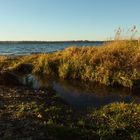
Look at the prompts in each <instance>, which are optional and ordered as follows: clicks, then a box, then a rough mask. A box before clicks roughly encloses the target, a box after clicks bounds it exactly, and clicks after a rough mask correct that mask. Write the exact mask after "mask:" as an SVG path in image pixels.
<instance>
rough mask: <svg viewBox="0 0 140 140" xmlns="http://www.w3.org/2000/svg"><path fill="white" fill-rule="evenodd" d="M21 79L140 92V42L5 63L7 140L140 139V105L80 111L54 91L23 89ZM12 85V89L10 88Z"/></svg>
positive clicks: (0, 62)
mask: <svg viewBox="0 0 140 140" xmlns="http://www.w3.org/2000/svg"><path fill="white" fill-rule="evenodd" d="M17 74H37V75H40V76H56V77H59V78H62V79H78V80H83V81H94V82H97V83H100V84H104V85H107V86H114V87H118V88H119V86H123V87H127V88H130V89H133V88H138V89H139V88H140V41H139V40H131V39H130V40H115V41H113V42H110V43H109V42H108V43H105V44H103V45H102V46H100V47H82V48H78V47H69V48H66V49H65V50H62V51H58V52H53V53H48V54H34V55H28V56H20V57H14V58H8V57H6V56H1V57H0V138H1V139H30V140H32V139H45V138H47V139H50V140H53V139H56V140H65V139H68V140H71V139H75V140H82V139H83V140H86V139H89V140H90V139H91V140H92V139H95V140H99V139H103V140H109V139H114V140H117V139H122V140H124V139H128V140H129V139H130V140H138V139H140V105H139V104H134V103H131V104H125V103H113V104H109V105H106V106H104V107H101V108H99V109H95V108H87V109H86V110H84V111H83V110H76V109H75V108H73V107H72V106H70V105H68V104H67V103H66V102H65V101H63V99H61V98H60V97H59V96H58V95H57V94H56V93H55V91H53V90H52V89H47V94H46V90H34V89H29V88H27V87H24V86H22V85H20V84H19V85H18V81H17V79H16V75H17ZM10 83H11V84H10Z"/></svg>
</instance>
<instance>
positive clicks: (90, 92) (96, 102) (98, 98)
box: [22, 75, 140, 108]
mask: <svg viewBox="0 0 140 140" xmlns="http://www.w3.org/2000/svg"><path fill="white" fill-rule="evenodd" d="M22 83H23V84H24V85H26V86H29V87H31V88H34V89H42V88H43V89H44V88H45V89H47V88H52V89H53V90H55V91H56V93H57V94H59V95H60V96H61V97H62V98H63V99H64V100H65V101H66V102H67V103H69V104H70V105H72V106H74V107H77V108H86V107H91V106H94V107H100V106H104V105H107V104H109V103H113V102H125V103H130V102H136V103H140V96H136V95H135V94H133V93H132V92H131V91H129V90H128V89H124V88H122V89H114V88H111V87H106V86H99V85H96V84H94V83H82V82H80V81H74V80H72V81H68V80H58V79H51V78H49V79H45V78H42V77H41V78H40V77H37V76H33V75H27V76H24V77H22Z"/></svg>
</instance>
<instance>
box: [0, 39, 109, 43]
mask: <svg viewBox="0 0 140 140" xmlns="http://www.w3.org/2000/svg"><path fill="white" fill-rule="evenodd" d="M82 42H84V43H86V42H87V43H104V42H107V41H88V40H84V41H83V40H78V41H0V44H44V43H82Z"/></svg>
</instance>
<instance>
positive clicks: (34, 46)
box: [0, 41, 103, 55]
mask: <svg viewBox="0 0 140 140" xmlns="http://www.w3.org/2000/svg"><path fill="white" fill-rule="evenodd" d="M101 44H103V42H86V41H81V42H76V41H75V42H40V43H39V42H38V43H24V42H23V43H16V42H15V43H1V42H0V55H28V54H34V53H47V52H54V51H58V50H63V49H65V48H67V47H69V46H77V47H82V46H98V45H101Z"/></svg>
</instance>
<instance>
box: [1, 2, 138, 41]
mask: <svg viewBox="0 0 140 140" xmlns="http://www.w3.org/2000/svg"><path fill="white" fill-rule="evenodd" d="M133 25H136V26H137V28H138V29H140V0H0V40H48V41H49V40H51V41H52V40H106V39H109V38H110V37H113V35H114V30H115V29H117V28H118V27H122V28H124V29H128V28H129V27H132V26H133Z"/></svg>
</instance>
